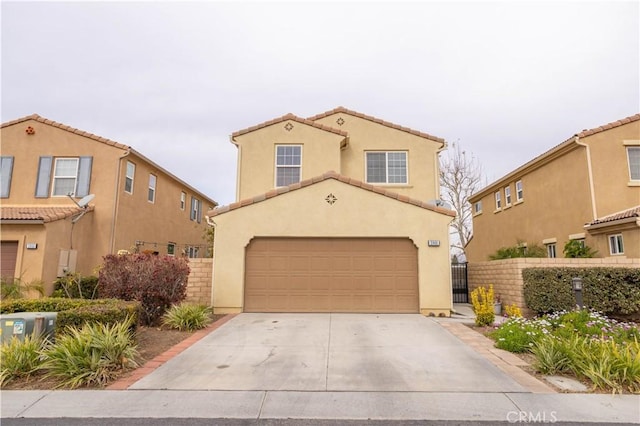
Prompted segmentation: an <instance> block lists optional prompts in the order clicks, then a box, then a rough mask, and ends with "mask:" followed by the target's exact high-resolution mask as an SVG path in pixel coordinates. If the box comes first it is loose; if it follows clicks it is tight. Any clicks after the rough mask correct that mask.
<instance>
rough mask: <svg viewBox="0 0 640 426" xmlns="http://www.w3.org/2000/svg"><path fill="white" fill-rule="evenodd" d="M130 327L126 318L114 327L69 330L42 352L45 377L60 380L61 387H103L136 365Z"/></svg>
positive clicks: (129, 322) (89, 327)
mask: <svg viewBox="0 0 640 426" xmlns="http://www.w3.org/2000/svg"><path fill="white" fill-rule="evenodd" d="M131 325H132V320H131V319H128V320H127V321H124V322H120V323H117V324H85V325H84V326H83V327H82V328H76V327H69V328H68V329H67V331H66V333H65V334H64V335H63V336H62V337H60V338H59V339H56V343H55V344H50V345H49V346H48V347H47V348H46V349H45V351H44V362H43V364H42V366H41V368H42V369H44V370H47V373H46V377H55V378H56V379H60V380H61V384H60V386H64V387H69V388H77V387H79V386H86V385H105V384H107V383H108V382H109V381H110V380H112V379H114V378H115V377H117V375H118V373H119V372H120V371H122V370H124V369H127V368H132V367H136V366H137V363H136V360H135V359H136V357H137V356H138V353H137V349H136V345H135V343H134V340H133V335H132V333H131V330H130V328H131Z"/></svg>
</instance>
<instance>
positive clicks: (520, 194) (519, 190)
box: [516, 180, 524, 201]
mask: <svg viewBox="0 0 640 426" xmlns="http://www.w3.org/2000/svg"><path fill="white" fill-rule="evenodd" d="M523 198H524V192H523V191H522V181H521V180H519V181H517V182H516V201H522V200H523Z"/></svg>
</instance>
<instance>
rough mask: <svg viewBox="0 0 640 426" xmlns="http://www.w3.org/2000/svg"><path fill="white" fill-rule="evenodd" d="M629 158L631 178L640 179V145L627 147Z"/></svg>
mask: <svg viewBox="0 0 640 426" xmlns="http://www.w3.org/2000/svg"><path fill="white" fill-rule="evenodd" d="M627 158H628V160H629V177H630V178H631V180H640V146H629V147H627Z"/></svg>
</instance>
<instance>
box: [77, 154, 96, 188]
mask: <svg viewBox="0 0 640 426" xmlns="http://www.w3.org/2000/svg"><path fill="white" fill-rule="evenodd" d="M92 163H93V157H80V165H79V166H78V183H77V184H76V197H85V196H87V195H89V185H90V184H91V164H92Z"/></svg>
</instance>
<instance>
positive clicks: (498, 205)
mask: <svg viewBox="0 0 640 426" xmlns="http://www.w3.org/2000/svg"><path fill="white" fill-rule="evenodd" d="M495 197H496V210H500V209H501V208H502V197H501V196H500V191H498V192H496V194H495Z"/></svg>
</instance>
